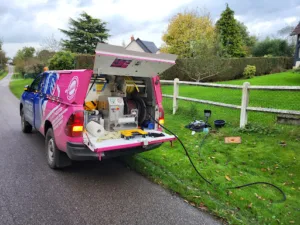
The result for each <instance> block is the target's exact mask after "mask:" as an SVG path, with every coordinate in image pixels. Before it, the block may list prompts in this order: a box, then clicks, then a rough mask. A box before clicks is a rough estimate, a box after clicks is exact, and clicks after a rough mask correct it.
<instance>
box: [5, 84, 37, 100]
mask: <svg viewBox="0 0 300 225" xmlns="http://www.w3.org/2000/svg"><path fill="white" fill-rule="evenodd" d="M32 81H33V79H24V80H11V82H10V83H9V89H10V91H11V92H12V93H13V94H14V95H15V96H16V97H17V98H20V97H21V95H22V93H23V91H24V86H25V85H29V84H31V83H32Z"/></svg>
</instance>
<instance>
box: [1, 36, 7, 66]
mask: <svg viewBox="0 0 300 225" xmlns="http://www.w3.org/2000/svg"><path fill="white" fill-rule="evenodd" d="M2 45H3V41H2V39H1V38H0V70H1V69H3V68H4V67H5V64H6V62H7V60H8V59H7V57H6V53H5V51H3V50H2Z"/></svg>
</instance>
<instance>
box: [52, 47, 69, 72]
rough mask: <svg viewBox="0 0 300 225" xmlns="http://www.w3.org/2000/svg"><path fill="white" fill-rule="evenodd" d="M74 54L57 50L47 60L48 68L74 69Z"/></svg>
mask: <svg viewBox="0 0 300 225" xmlns="http://www.w3.org/2000/svg"><path fill="white" fill-rule="evenodd" d="M74 60H75V57H74V54H73V53H71V52H68V51H63V52H57V53H55V55H54V56H53V57H52V58H51V59H50V61H49V69H50V70H70V69H74Z"/></svg>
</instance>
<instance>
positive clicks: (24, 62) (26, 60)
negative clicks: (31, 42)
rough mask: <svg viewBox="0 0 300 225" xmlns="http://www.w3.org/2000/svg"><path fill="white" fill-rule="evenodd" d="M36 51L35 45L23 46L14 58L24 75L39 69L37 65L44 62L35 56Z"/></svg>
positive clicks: (17, 68) (18, 68)
mask: <svg viewBox="0 0 300 225" xmlns="http://www.w3.org/2000/svg"><path fill="white" fill-rule="evenodd" d="M34 53H35V48H34V47H23V48H22V49H19V50H18V52H17V54H16V56H15V57H14V59H13V62H14V64H15V69H16V71H17V72H19V73H21V74H22V75H24V74H25V73H33V72H32V71H37V69H35V67H39V65H38V64H42V62H40V61H38V59H36V58H35V57H34Z"/></svg>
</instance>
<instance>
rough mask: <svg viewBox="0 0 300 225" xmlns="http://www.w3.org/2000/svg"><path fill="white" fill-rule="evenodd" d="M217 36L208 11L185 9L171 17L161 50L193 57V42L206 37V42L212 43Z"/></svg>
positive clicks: (180, 55) (182, 56)
mask: <svg viewBox="0 0 300 225" xmlns="http://www.w3.org/2000/svg"><path fill="white" fill-rule="evenodd" d="M215 38H216V33H215V28H214V25H213V22H212V19H211V18H210V15H209V14H208V13H202V14H200V13H199V12H198V11H195V10H192V11H185V12H183V13H178V14H177V15H175V16H174V17H173V18H171V20H170V22H169V25H168V28H167V30H166V32H165V33H164V35H163V36H162V40H163V41H164V42H165V44H164V45H163V46H162V47H161V50H160V51H161V52H167V53H171V54H176V55H178V56H179V57H181V58H185V57H192V56H191V53H192V46H193V43H195V42H197V41H198V40H200V39H205V43H206V44H208V45H212V43H213V42H214V40H215Z"/></svg>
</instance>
